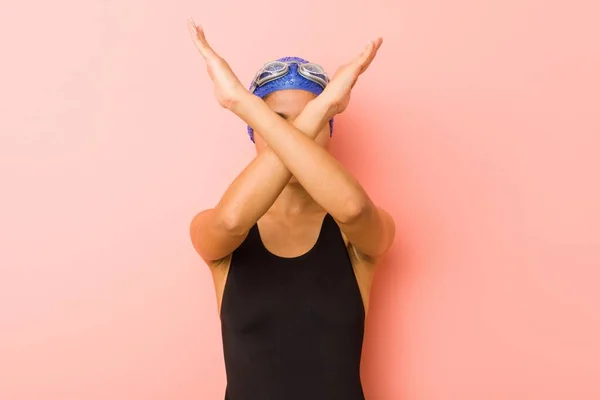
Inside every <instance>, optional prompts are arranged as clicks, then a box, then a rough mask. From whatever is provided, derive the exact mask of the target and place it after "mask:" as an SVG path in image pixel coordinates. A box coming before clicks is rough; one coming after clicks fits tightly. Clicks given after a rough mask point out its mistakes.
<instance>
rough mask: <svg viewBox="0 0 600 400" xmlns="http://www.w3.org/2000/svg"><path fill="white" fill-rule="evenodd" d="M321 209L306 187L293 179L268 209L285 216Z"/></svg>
mask: <svg viewBox="0 0 600 400" xmlns="http://www.w3.org/2000/svg"><path fill="white" fill-rule="evenodd" d="M321 210H323V207H321V206H320V205H319V204H318V203H317V202H316V201H314V200H313V198H312V197H311V196H310V194H308V192H307V191H306V189H304V187H302V185H300V183H298V182H297V181H295V180H294V181H291V182H289V183H288V184H287V185H286V187H285V188H284V189H283V191H282V192H281V194H280V195H279V197H278V198H277V200H275V202H274V203H273V205H272V206H271V209H270V211H272V212H275V213H277V214H284V215H287V216H297V215H299V214H304V213H312V212H317V211H321Z"/></svg>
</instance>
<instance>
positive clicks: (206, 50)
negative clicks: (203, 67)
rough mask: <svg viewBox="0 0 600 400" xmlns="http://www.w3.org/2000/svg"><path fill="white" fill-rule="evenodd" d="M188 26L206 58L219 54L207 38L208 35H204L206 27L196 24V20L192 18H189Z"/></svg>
mask: <svg viewBox="0 0 600 400" xmlns="http://www.w3.org/2000/svg"><path fill="white" fill-rule="evenodd" d="M188 27H189V28H190V33H191V34H192V40H193V41H194V43H195V44H196V47H197V48H198V50H199V51H200V53H201V54H202V56H203V57H204V58H207V57H214V56H216V55H217V54H216V53H215V51H214V50H213V48H212V47H211V46H210V44H209V43H208V40H206V36H205V35H204V29H203V28H202V26H199V25H196V24H195V23H194V21H193V20H192V19H191V18H190V19H189V20H188Z"/></svg>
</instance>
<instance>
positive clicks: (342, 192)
mask: <svg viewBox="0 0 600 400" xmlns="http://www.w3.org/2000/svg"><path fill="white" fill-rule="evenodd" d="M326 103H327V100H326V99H324V98H320V97H317V98H316V99H315V100H313V101H312V102H311V105H312V106H313V107H315V108H318V109H323V110H327V113H326V114H327V115H326V116H325V117H324V119H325V120H328V119H329V118H330V117H331V116H332V115H331V110H329V109H328V107H327V104H326ZM232 111H233V112H234V113H235V114H236V115H238V116H239V117H240V118H241V119H243V120H244V121H245V122H246V123H248V124H249V125H250V126H252V127H254V129H255V131H257V132H258V133H259V134H260V135H261V137H262V138H263V139H264V141H265V142H266V143H267V144H268V146H269V147H270V148H271V149H272V150H273V152H274V153H275V154H276V155H277V156H278V157H279V159H280V160H281V161H282V162H283V164H284V165H285V166H286V167H287V168H288V169H289V171H290V172H291V174H293V175H294V176H295V177H296V179H298V181H299V182H300V184H301V185H302V186H303V187H304V188H305V189H306V191H307V192H308V193H309V194H310V195H311V196H312V198H313V199H314V200H315V201H316V202H317V203H319V204H320V205H321V206H322V207H323V208H325V209H326V210H327V211H328V212H329V213H330V214H331V215H332V216H333V217H334V218H335V219H336V220H338V221H340V222H347V221H349V220H351V219H352V218H354V217H356V215H357V214H359V213H360V212H362V210H364V209H365V207H368V206H369V205H372V203H371V202H370V200H369V198H368V196H367V194H366V193H365V191H364V189H363V188H362V186H361V185H360V184H359V183H358V181H357V180H356V179H355V178H354V177H353V176H352V175H351V174H350V173H349V172H348V171H346V169H345V168H344V167H343V166H342V165H341V164H340V163H339V162H338V161H337V160H336V159H335V158H334V157H332V156H331V154H329V152H328V151H327V150H326V149H325V148H323V147H321V146H319V145H318V144H317V143H315V142H314V140H312V139H310V138H308V137H307V136H306V135H304V134H303V133H302V132H301V131H300V130H299V129H298V128H297V127H295V126H293V125H291V124H289V123H287V122H286V121H285V120H284V119H282V118H280V117H279V116H278V115H277V114H275V113H274V112H273V111H272V110H271V109H270V108H269V107H268V106H267V105H266V104H265V103H264V102H263V101H261V100H260V99H258V98H256V97H255V96H244V97H243V98H242V99H240V101H239V102H237V103H236V104H235V106H234V107H232Z"/></svg>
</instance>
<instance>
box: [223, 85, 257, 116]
mask: <svg viewBox="0 0 600 400" xmlns="http://www.w3.org/2000/svg"><path fill="white" fill-rule="evenodd" d="M253 97H256V96H254V95H253V94H251V93H250V92H249V91H248V90H246V88H244V87H243V86H242V87H241V88H240V89H239V90H238V91H237V92H236V94H235V95H234V96H232V98H231V99H230V101H229V102H228V103H227V106H226V107H225V108H226V109H228V110H229V111H231V112H233V113H234V114H236V115H238V114H239V112H240V110H241V109H243V107H244V105H246V104H247V103H248V101H251V100H252V98H253Z"/></svg>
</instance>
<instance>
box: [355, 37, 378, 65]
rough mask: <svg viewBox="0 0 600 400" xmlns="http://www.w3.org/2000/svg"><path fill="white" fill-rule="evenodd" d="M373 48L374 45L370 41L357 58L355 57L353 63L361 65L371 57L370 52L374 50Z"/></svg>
mask: <svg viewBox="0 0 600 400" xmlns="http://www.w3.org/2000/svg"><path fill="white" fill-rule="evenodd" d="M373 46H374V43H373V41H372V40H370V41H369V43H367V45H366V46H365V48H364V49H363V51H362V52H361V53H360V54H359V55H358V57H356V59H355V61H356V63H357V64H359V65H363V64H364V63H365V62H366V61H367V60H368V59H369V56H370V55H371V52H372V51H373V48H374V47H373Z"/></svg>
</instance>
